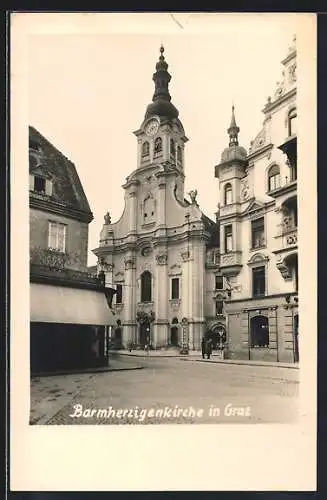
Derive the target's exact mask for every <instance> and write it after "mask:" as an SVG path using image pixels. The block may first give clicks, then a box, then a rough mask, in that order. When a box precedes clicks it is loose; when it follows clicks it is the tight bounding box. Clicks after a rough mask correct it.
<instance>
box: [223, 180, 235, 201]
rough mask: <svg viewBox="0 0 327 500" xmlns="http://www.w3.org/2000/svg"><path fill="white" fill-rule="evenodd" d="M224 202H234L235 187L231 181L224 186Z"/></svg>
mask: <svg viewBox="0 0 327 500" xmlns="http://www.w3.org/2000/svg"><path fill="white" fill-rule="evenodd" d="M224 202H225V205H230V204H231V203H233V189H232V185H231V184H230V183H228V184H226V186H225V188H224Z"/></svg>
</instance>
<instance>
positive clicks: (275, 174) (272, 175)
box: [268, 165, 280, 191]
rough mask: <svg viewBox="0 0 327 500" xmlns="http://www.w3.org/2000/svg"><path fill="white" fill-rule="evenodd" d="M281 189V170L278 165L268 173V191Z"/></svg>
mask: <svg viewBox="0 0 327 500" xmlns="http://www.w3.org/2000/svg"><path fill="white" fill-rule="evenodd" d="M279 187H280V170H279V166H278V165H273V166H272V167H270V169H269V171H268V191H273V190H274V189H277V188H279Z"/></svg>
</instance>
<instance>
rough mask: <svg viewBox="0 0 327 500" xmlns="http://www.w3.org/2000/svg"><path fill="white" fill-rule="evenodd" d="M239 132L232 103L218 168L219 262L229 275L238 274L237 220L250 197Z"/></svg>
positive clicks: (238, 226) (238, 231)
mask: <svg viewBox="0 0 327 500" xmlns="http://www.w3.org/2000/svg"><path fill="white" fill-rule="evenodd" d="M239 131H240V129H239V127H238V126H237V124H236V119H235V109H234V106H232V118H231V123H230V126H229V128H228V129H227V133H228V135H229V145H228V147H227V148H225V149H224V151H223V153H222V155H221V162H220V164H219V165H216V167H215V177H217V178H218V179H219V194H220V214H219V219H220V251H221V262H220V265H221V270H222V273H223V274H224V275H225V276H227V277H228V278H229V277H234V276H236V275H237V274H238V272H239V271H240V269H241V256H242V239H241V237H242V235H241V225H240V222H239V220H238V219H239V214H240V213H241V202H242V199H243V198H244V197H245V196H247V193H244V192H243V190H244V189H245V187H244V184H243V183H242V179H243V178H244V177H245V175H246V172H245V168H246V165H247V160H246V157H247V152H246V150H245V149H244V148H243V147H242V146H240V145H239V142H238V134H239Z"/></svg>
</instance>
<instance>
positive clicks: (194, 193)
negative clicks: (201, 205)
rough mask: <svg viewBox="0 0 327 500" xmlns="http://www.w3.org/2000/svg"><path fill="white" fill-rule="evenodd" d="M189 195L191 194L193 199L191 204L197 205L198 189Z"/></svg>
mask: <svg viewBox="0 0 327 500" xmlns="http://www.w3.org/2000/svg"><path fill="white" fill-rule="evenodd" d="M188 194H189V196H190V198H191V202H192V203H197V202H196V197H197V195H198V191H197V189H192V191H189V193H188Z"/></svg>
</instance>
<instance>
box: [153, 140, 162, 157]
mask: <svg viewBox="0 0 327 500" xmlns="http://www.w3.org/2000/svg"><path fill="white" fill-rule="evenodd" d="M161 153H162V139H161V137H157V138H156V140H155V141H154V154H155V156H159V155H160V154H161Z"/></svg>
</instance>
